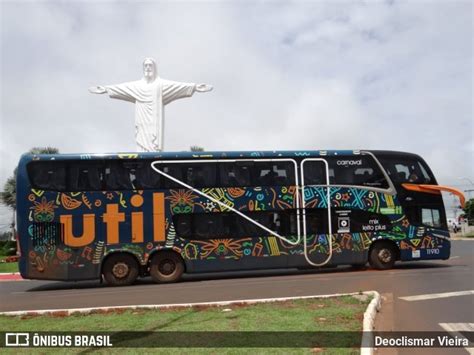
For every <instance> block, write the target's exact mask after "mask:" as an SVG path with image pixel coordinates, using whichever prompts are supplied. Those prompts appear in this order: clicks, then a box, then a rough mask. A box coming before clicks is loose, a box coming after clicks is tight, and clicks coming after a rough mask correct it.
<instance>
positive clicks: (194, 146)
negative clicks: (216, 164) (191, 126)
mask: <svg viewBox="0 0 474 355" xmlns="http://www.w3.org/2000/svg"><path fill="white" fill-rule="evenodd" d="M189 149H190V150H191V152H204V148H203V147H200V146H198V145H192V146H191V147H189Z"/></svg>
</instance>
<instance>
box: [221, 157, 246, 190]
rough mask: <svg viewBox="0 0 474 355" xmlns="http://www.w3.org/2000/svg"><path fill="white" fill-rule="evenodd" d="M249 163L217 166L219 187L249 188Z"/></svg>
mask: <svg viewBox="0 0 474 355" xmlns="http://www.w3.org/2000/svg"><path fill="white" fill-rule="evenodd" d="M250 164H251V163H221V164H219V177H220V185H221V186H223V187H244V186H251V180H250V168H251V167H250Z"/></svg>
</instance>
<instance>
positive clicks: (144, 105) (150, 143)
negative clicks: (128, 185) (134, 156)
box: [89, 58, 212, 152]
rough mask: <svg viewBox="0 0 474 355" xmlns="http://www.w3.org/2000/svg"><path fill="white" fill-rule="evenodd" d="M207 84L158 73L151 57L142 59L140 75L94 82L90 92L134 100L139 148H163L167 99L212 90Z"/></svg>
mask: <svg viewBox="0 0 474 355" xmlns="http://www.w3.org/2000/svg"><path fill="white" fill-rule="evenodd" d="M211 90H212V86H211V85H207V84H192V83H180V82H177V81H171V80H165V79H161V78H160V77H158V76H157V69H156V63H155V61H154V60H153V59H152V58H145V60H144V61H143V79H141V80H137V81H131V82H128V83H123V84H117V85H106V86H93V87H90V88H89V91H90V92H91V93H93V94H105V93H108V94H109V96H110V97H111V98H113V99H119V100H125V101H130V102H133V103H134V104H135V138H136V141H137V149H138V151H140V152H156V151H162V150H163V140H164V134H163V133H164V128H165V125H164V107H165V105H167V104H169V103H170V102H172V101H174V100H177V99H181V98H183V97H190V96H192V95H193V93H194V92H195V91H197V92H206V91H211Z"/></svg>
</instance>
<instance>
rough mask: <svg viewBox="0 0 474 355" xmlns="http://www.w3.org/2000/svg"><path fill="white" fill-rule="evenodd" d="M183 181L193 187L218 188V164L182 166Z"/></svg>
mask: <svg viewBox="0 0 474 355" xmlns="http://www.w3.org/2000/svg"><path fill="white" fill-rule="evenodd" d="M181 166H182V169H183V180H184V182H185V183H186V184H188V185H189V186H192V187H214V186H216V164H215V163H208V164H182V165H181Z"/></svg>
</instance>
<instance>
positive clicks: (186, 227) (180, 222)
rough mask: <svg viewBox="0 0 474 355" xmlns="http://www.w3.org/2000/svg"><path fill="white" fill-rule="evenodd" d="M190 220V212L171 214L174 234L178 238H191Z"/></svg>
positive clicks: (191, 218) (191, 217)
mask: <svg viewBox="0 0 474 355" xmlns="http://www.w3.org/2000/svg"><path fill="white" fill-rule="evenodd" d="M192 220H193V216H192V215H191V214H177V215H174V216H173V223H174V226H175V228H176V234H177V235H178V236H179V237H180V238H191V237H192V234H193V233H192V232H193V230H192Z"/></svg>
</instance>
